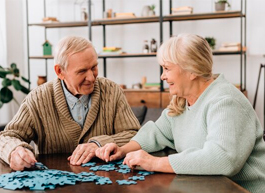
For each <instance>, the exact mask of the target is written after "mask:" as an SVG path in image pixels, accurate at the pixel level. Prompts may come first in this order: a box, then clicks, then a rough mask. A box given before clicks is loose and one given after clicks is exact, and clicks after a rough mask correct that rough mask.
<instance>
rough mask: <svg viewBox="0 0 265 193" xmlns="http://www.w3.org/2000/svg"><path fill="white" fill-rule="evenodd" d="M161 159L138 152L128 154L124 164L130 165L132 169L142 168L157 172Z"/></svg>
mask: <svg viewBox="0 0 265 193" xmlns="http://www.w3.org/2000/svg"><path fill="white" fill-rule="evenodd" d="M159 159H161V158H160V157H154V156H152V155H150V154H148V153H147V152H145V151H144V150H138V151H134V152H131V153H128V154H127V155H126V157H125V159H124V162H123V164H126V165H128V166H129V167H130V168H132V169H133V168H135V167H136V166H140V167H142V168H143V169H145V170H147V171H157V170H156V168H157V165H158V163H159Z"/></svg>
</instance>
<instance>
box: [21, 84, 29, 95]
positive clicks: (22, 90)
mask: <svg viewBox="0 0 265 193" xmlns="http://www.w3.org/2000/svg"><path fill="white" fill-rule="evenodd" d="M20 91H21V92H23V93H24V94H29V92H30V90H29V89H28V88H26V87H24V86H23V85H21V90H20Z"/></svg>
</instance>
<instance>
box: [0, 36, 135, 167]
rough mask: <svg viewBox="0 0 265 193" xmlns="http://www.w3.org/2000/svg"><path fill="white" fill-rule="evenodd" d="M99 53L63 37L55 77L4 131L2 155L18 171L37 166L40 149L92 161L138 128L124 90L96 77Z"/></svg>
mask: <svg viewBox="0 0 265 193" xmlns="http://www.w3.org/2000/svg"><path fill="white" fill-rule="evenodd" d="M97 59H98V58H97V54H96V52H95V50H94V48H93V46H92V44H91V42H89V41H88V40H86V39H84V38H81V37H73V36H70V37H66V38H63V39H62V40H61V41H60V42H59V44H58V46H57V50H56V54H55V66H54V69H55V72H56V74H57V76H58V78H57V79H55V80H53V81H51V82H48V83H46V84H44V85H42V86H39V87H37V88H36V89H34V90H33V91H31V93H30V94H29V95H28V96H27V97H26V99H25V100H24V101H23V103H22V105H21V107H20V108H19V111H18V112H17V114H16V115H15V117H14V118H13V119H12V120H11V122H10V123H9V124H8V125H7V126H6V128H5V131H3V132H1V133H0V158H1V159H3V160H4V161H5V162H6V163H8V164H9V165H10V167H11V168H12V169H14V170H23V169H24V168H25V167H26V168H30V167H31V166H32V165H34V164H35V162H36V159H35V156H34V153H33V152H34V150H33V148H32V146H30V145H29V143H30V142H31V141H34V142H35V144H37V147H38V150H39V153H41V154H52V153H71V152H73V153H72V155H71V156H70V157H69V158H68V160H69V161H70V163H71V164H72V165H80V164H82V163H85V162H88V161H89V160H90V159H91V158H93V157H94V156H95V150H96V149H97V148H98V147H101V146H104V145H105V144H106V143H110V142H114V143H116V144H117V145H119V146H121V145H123V144H126V143H127V142H129V140H130V139H131V138H132V137H133V136H134V135H135V134H136V132H137V131H138V129H139V128H140V125H139V122H138V120H137V119H136V117H135V116H134V114H133V112H132V110H131V108H130V106H129V105H128V103H127V101H126V99H125V96H124V94H123V92H122V90H121V88H120V87H119V86H118V85H117V84H115V83H114V82H112V81H110V80H108V79H106V78H97V76H98V61H97Z"/></svg>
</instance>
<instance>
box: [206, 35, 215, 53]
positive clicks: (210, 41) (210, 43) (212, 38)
mask: <svg viewBox="0 0 265 193" xmlns="http://www.w3.org/2000/svg"><path fill="white" fill-rule="evenodd" d="M205 39H206V41H207V42H208V44H209V45H210V47H211V48H212V49H213V50H214V48H215V38H214V37H206V38H205Z"/></svg>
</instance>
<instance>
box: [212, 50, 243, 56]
mask: <svg viewBox="0 0 265 193" xmlns="http://www.w3.org/2000/svg"><path fill="white" fill-rule="evenodd" d="M242 53H243V54H244V53H246V51H242ZM240 54H241V52H240V51H218V50H214V51H213V55H214V56H218V55H219V56H220V55H240Z"/></svg>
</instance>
